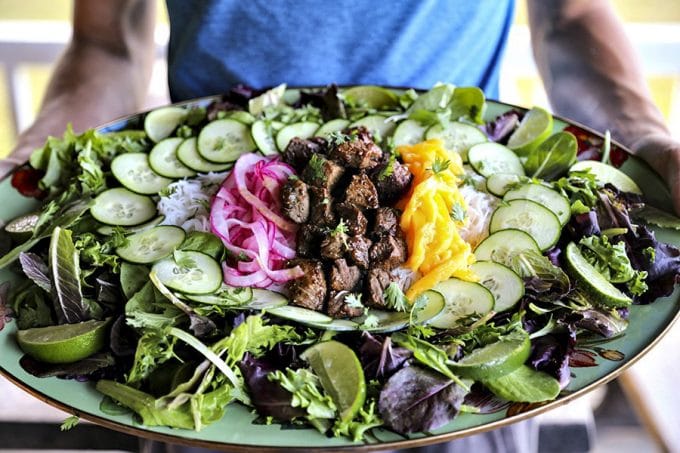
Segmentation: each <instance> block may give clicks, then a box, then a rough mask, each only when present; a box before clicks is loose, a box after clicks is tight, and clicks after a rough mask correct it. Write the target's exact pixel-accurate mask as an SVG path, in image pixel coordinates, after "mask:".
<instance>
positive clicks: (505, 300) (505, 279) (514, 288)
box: [470, 230, 524, 312]
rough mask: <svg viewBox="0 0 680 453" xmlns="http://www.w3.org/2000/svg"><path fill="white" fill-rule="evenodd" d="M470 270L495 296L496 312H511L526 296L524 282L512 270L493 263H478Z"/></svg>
mask: <svg viewBox="0 0 680 453" xmlns="http://www.w3.org/2000/svg"><path fill="white" fill-rule="evenodd" d="M504 231H507V230H504ZM470 269H471V270H472V272H474V273H475V274H476V275H477V276H478V277H479V283H480V284H481V285H482V286H483V287H485V288H486V289H488V290H489V291H491V294H493V296H494V300H495V304H494V310H495V311H496V312H501V311H505V310H509V309H510V308H512V307H514V306H515V304H516V303H517V302H519V300H520V299H521V298H522V296H524V282H523V281H522V279H521V278H520V276H519V275H517V274H516V273H514V272H513V271H512V270H511V269H510V268H508V267H506V266H503V265H502V264H498V263H494V262H493V261H477V262H476V263H474V264H473V265H472V266H470Z"/></svg>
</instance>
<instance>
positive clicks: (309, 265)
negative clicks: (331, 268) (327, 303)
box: [288, 258, 327, 311]
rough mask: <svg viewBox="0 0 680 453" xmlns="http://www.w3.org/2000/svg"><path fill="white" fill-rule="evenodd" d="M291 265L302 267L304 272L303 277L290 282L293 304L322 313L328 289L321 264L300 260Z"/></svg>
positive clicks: (292, 262)
mask: <svg viewBox="0 0 680 453" xmlns="http://www.w3.org/2000/svg"><path fill="white" fill-rule="evenodd" d="M289 265H290V266H300V267H301V268H302V272H303V275H302V277H300V278H296V279H294V280H290V281H289V282H288V292H289V295H290V301H291V303H292V304H293V305H297V306H300V307H304V308H309V309H311V310H316V311H322V310H323V303H324V299H325V298H326V293H327V288H326V277H325V276H324V273H323V267H322V266H321V262H320V261H317V260H309V259H301V258H298V259H294V260H291V261H290V262H289Z"/></svg>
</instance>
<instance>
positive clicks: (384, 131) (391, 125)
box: [349, 115, 397, 142]
mask: <svg viewBox="0 0 680 453" xmlns="http://www.w3.org/2000/svg"><path fill="white" fill-rule="evenodd" d="M359 126H363V127H365V128H366V129H368V130H369V132H370V133H371V135H372V136H373V140H375V141H376V142H381V141H383V140H385V139H386V138H387V137H390V136H391V135H392V133H393V132H394V130H395V129H396V128H397V123H395V122H394V121H387V117H386V116H383V115H368V116H365V117H363V118H361V119H359V120H357V121H355V122H353V123H351V124H350V125H349V127H359Z"/></svg>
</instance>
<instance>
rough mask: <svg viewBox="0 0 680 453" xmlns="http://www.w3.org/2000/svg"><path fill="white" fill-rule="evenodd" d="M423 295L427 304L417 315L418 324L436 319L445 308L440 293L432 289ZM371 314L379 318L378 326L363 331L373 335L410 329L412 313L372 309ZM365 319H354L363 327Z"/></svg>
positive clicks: (364, 328) (415, 320) (363, 328)
mask: <svg viewBox="0 0 680 453" xmlns="http://www.w3.org/2000/svg"><path fill="white" fill-rule="evenodd" d="M422 295H423V296H424V297H425V298H426V299H425V304H424V305H423V308H422V309H421V310H419V311H418V312H417V313H416V314H415V317H414V319H413V321H414V323H416V324H427V323H428V322H430V321H431V320H432V319H434V318H436V317H437V316H438V315H439V314H440V313H441V312H442V310H443V309H444V306H445V302H444V296H443V295H442V294H441V293H440V292H438V291H433V290H431V289H430V290H427V291H425V292H423V294H422ZM369 313H370V314H371V315H374V316H376V317H377V318H378V325H377V326H375V327H362V330H366V331H368V332H373V333H387V332H394V331H396V330H401V329H404V328H406V327H408V325H409V323H410V321H411V313H410V312H403V311H383V310H373V309H371V310H370V311H369ZM365 319H366V317H365V316H360V317H359V318H354V319H353V321H355V322H356V323H357V324H359V325H361V324H362V323H363V321H364V320H365Z"/></svg>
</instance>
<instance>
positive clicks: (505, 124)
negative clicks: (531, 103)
mask: <svg viewBox="0 0 680 453" xmlns="http://www.w3.org/2000/svg"><path fill="white" fill-rule="evenodd" d="M522 116H523V115H522V113H521V112H519V111H517V110H510V111H508V112H505V113H503V114H502V115H499V116H497V117H496V118H495V119H494V120H493V121H490V122H488V123H486V124H485V125H484V126H482V127H481V128H480V129H481V130H482V132H484V133H485V134H486V136H487V137H488V138H489V140H490V141H492V142H499V143H505V142H507V139H508V138H509V137H510V134H512V132H513V131H514V130H515V128H516V127H517V125H519V121H520V120H521V119H522Z"/></svg>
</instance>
